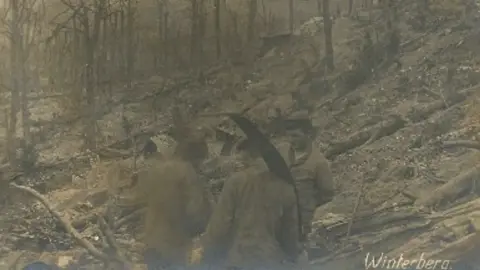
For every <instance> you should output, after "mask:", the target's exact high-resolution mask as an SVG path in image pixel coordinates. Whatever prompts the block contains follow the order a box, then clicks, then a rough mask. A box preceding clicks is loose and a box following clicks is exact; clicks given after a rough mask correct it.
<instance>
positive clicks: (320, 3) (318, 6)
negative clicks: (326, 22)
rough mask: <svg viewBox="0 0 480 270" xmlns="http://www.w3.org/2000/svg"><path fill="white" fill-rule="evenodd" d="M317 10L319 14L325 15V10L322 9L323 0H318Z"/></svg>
mask: <svg viewBox="0 0 480 270" xmlns="http://www.w3.org/2000/svg"><path fill="white" fill-rule="evenodd" d="M317 11H318V15H319V16H322V15H323V11H322V0H317Z"/></svg>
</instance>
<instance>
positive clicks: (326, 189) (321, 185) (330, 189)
mask: <svg viewBox="0 0 480 270" xmlns="http://www.w3.org/2000/svg"><path fill="white" fill-rule="evenodd" d="M315 171H316V172H315V174H316V182H315V184H316V186H317V195H316V197H317V200H316V201H317V207H318V206H320V205H323V204H326V203H328V202H330V201H332V199H333V196H334V194H335V190H334V183H333V174H332V171H331V169H330V164H329V162H328V160H327V159H326V158H325V157H324V156H323V155H322V156H321V157H319V158H318V164H317V166H316V169H315Z"/></svg>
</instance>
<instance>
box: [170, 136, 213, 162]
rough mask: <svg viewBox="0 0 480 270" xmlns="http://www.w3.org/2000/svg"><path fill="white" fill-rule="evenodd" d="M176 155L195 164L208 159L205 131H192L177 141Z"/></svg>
mask: <svg viewBox="0 0 480 270" xmlns="http://www.w3.org/2000/svg"><path fill="white" fill-rule="evenodd" d="M174 155H175V156H177V157H179V158H181V159H183V160H185V161H188V162H191V163H193V164H199V163H201V162H203V161H204V160H205V159H206V158H207V157H208V145H207V142H206V134H205V131H204V130H203V129H195V130H190V131H189V132H188V134H185V137H183V138H181V139H179V140H177V146H176V147H175V150H174Z"/></svg>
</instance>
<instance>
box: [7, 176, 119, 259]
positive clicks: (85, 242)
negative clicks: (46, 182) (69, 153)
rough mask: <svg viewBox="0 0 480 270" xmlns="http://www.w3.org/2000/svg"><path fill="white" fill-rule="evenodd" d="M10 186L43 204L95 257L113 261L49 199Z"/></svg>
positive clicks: (28, 188)
mask: <svg viewBox="0 0 480 270" xmlns="http://www.w3.org/2000/svg"><path fill="white" fill-rule="evenodd" d="M10 186H11V187H13V188H16V189H19V190H22V191H24V192H26V193H28V194H30V195H31V196H32V197H34V198H35V199H37V200H38V201H39V202H40V203H41V204H43V206H45V208H47V210H48V212H50V214H51V215H52V216H54V217H55V218H56V219H58V220H59V221H60V223H61V224H62V225H63V227H64V228H65V230H66V231H67V232H68V233H69V234H71V235H72V237H73V238H74V239H75V240H76V241H77V242H78V244H79V245H80V246H82V247H84V248H85V249H86V250H87V251H88V252H89V253H90V254H91V255H92V256H93V257H95V258H97V259H100V260H102V261H109V260H110V259H111V258H110V256H108V255H107V254H105V253H103V252H102V251H100V250H98V249H97V248H96V247H95V246H94V245H93V244H92V243H90V241H88V240H87V239H85V238H83V236H82V235H81V234H80V233H79V232H78V231H77V230H75V228H73V226H72V224H71V223H70V221H68V220H67V219H66V218H64V217H62V216H61V215H60V213H59V212H57V211H56V210H54V209H53V207H52V205H51V204H50V203H49V202H48V201H47V199H46V198H45V197H44V196H43V195H42V194H40V193H39V192H38V191H36V190H34V189H32V188H30V187H26V186H21V185H17V184H14V183H10Z"/></svg>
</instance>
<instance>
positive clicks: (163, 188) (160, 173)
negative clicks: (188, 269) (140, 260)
mask: <svg viewBox="0 0 480 270" xmlns="http://www.w3.org/2000/svg"><path fill="white" fill-rule="evenodd" d="M207 152H208V151H207V146H206V143H205V141H204V140H202V139H198V138H197V139H195V138H193V139H189V140H186V141H183V142H182V143H179V144H178V146H177V148H176V150H175V154H174V155H173V156H172V157H161V156H160V155H155V154H150V155H149V157H150V158H148V160H147V166H148V165H150V166H148V168H147V169H146V170H145V171H144V172H141V173H140V175H139V189H140V194H142V196H144V197H145V198H144V200H145V201H146V204H147V211H146V216H145V244H146V247H147V251H146V253H145V261H146V264H147V266H148V269H178V268H183V267H184V266H185V265H186V264H187V258H188V255H189V254H190V250H191V244H192V240H193V238H195V237H196V236H198V235H199V234H200V233H201V232H203V231H204V229H205V227H206V225H207V222H208V219H209V216H210V211H211V201H210V196H209V195H208V193H207V192H206V188H205V187H204V185H203V184H202V182H201V181H200V180H199V179H198V177H197V172H196V168H197V167H198V165H199V163H200V162H201V161H202V160H203V159H204V158H205V157H206V155H207ZM148 163H150V164H148Z"/></svg>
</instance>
